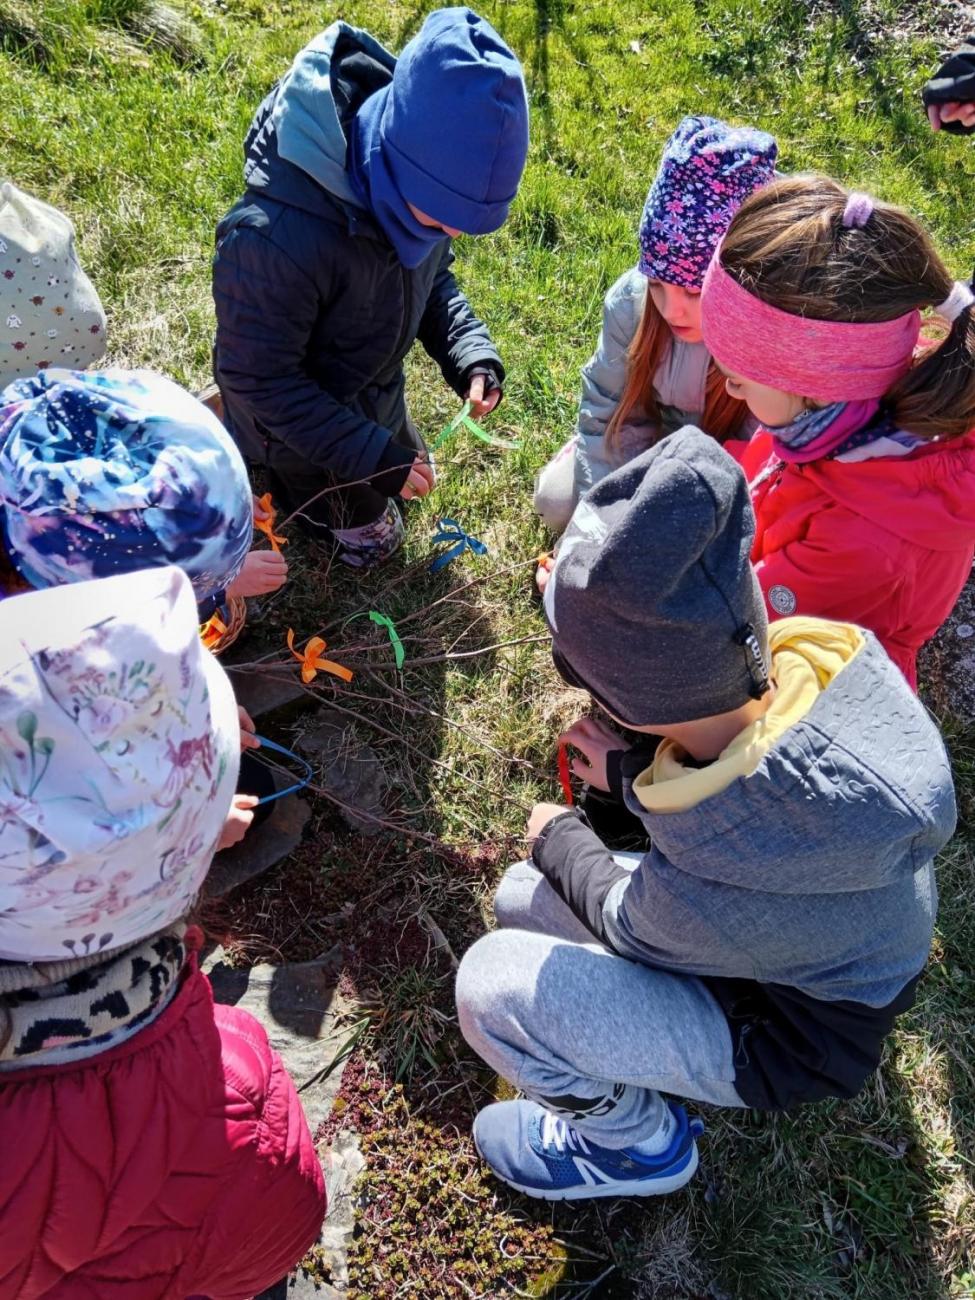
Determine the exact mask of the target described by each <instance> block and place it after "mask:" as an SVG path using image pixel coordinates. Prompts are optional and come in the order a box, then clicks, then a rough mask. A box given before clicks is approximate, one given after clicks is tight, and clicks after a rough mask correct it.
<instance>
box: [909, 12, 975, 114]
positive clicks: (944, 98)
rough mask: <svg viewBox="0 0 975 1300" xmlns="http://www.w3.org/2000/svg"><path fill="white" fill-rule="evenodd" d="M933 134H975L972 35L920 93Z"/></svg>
mask: <svg viewBox="0 0 975 1300" xmlns="http://www.w3.org/2000/svg"><path fill="white" fill-rule="evenodd" d="M921 98H922V99H923V101H924V107H925V108H926V109H927V110H928V120H929V121H930V123H931V129H932V130H933V131H949V132H950V133H951V134H952V135H972V134H973V133H975V35H973V36H969V38H968V39H967V40H966V41H963V42H962V44H961V47H960V48H959V49H958V51H957V52H956V53H955V54H952V55H951V57H950V58H948V59H946V60H945V61H944V63H943V64H942V65H941V67H940V68H939V69H938V71H937V72H936V73H935V74H934V76H933V77H932V78H931V80H930V81H929V82H928V83H927V85H926V86H925V87H924V90H923V91H922V92H921Z"/></svg>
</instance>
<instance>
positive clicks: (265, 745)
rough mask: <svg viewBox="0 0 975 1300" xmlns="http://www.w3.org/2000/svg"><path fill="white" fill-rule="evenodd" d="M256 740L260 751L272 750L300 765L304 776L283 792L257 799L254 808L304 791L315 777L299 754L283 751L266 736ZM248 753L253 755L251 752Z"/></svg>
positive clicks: (280, 746) (288, 750)
mask: <svg viewBox="0 0 975 1300" xmlns="http://www.w3.org/2000/svg"><path fill="white" fill-rule="evenodd" d="M257 739H258V740H259V741H260V742H261V749H273V750H274V752H275V753H276V754H283V755H284V756H285V758H292V759H294V761H295V762H296V763H300V764H301V766H302V767H303V768H304V769H305V774H304V776H303V777H300V778H299V779H298V780H297V781H296V782H295V784H294V785H289V786H287V787H286V789H284V790H275V792H274V793H273V794H266V795H264V797H263V798H261V799H258V801H257V804H256V805H255V807H260V805H261V804H262V803H273V802H274V800H275V799H283V798H284V796H285V795H286V794H294V793H295V791H297V790H304V788H305V786H306V785H307V784H308V783H309V781H310V780H311V779H312V777H313V776H314V775H315V772H314V769H313V768H312V765H311V763H308V762H306V761H305V759H303V758H302V757H301V755H300V754H296V753H295V752H294V751H293V750H291V749H285V747H284V746H283V745H279V744H278V743H277V741H276V740H268V738H267V737H266V736H258V737H257ZM249 752H251V753H253V751H252V750H251V751H249Z"/></svg>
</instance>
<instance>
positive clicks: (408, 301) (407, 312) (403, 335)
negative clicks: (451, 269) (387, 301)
mask: <svg viewBox="0 0 975 1300" xmlns="http://www.w3.org/2000/svg"><path fill="white" fill-rule="evenodd" d="M399 267H400V271H401V272H402V275H403V328H402V330H401V331H400V336H399V338H398V339H397V340H396V348H395V351H394V352H393V356H392V358H391V360H393V361H395V362H396V364H397V365H402V364H403V360H404V357H401V356H400V351H401V349H402V348H403V345H404V344H405V343H406V340H407V336H408V335H409V332H410V316H411V314H412V311H413V293H412V284H411V276H412V274H413V272H412V271H410V270H409V269H408V268H407V267H405V266H404V265H403V264H402V262H400V264H399ZM397 358H398V360H397Z"/></svg>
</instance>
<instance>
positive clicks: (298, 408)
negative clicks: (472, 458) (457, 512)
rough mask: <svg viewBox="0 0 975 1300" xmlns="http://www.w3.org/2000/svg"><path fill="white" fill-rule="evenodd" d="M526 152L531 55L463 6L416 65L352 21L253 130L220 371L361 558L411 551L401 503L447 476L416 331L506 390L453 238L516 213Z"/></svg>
mask: <svg viewBox="0 0 975 1300" xmlns="http://www.w3.org/2000/svg"><path fill="white" fill-rule="evenodd" d="M527 150H528V105H527V100H526V96H525V85H524V78H523V76H522V72H521V67H520V66H519V64H518V61H517V59H516V58H515V56H514V55H513V54H512V52H511V50H509V49H508V47H507V45H505V43H504V41H502V40H501V38H500V37H499V36H498V34H497V32H495V31H494V29H493V28H492V27H491V26H490V24H488V23H487V22H485V21H484V19H483V18H479V17H478V16H477V15H476V14H474V13H472V12H471V10H470V9H463V8H457V9H439V10H436V11H435V12H433V13H431V14H429V15H428V16H427V18H426V20H425V22H424V24H423V27H422V28H421V29H420V32H419V34H418V35H417V36H416V37H414V39H413V40H412V41H410V42H409V44H408V45H407V46H406V47H405V49H404V50H403V52H402V54H401V55H400V57H399V59H398V60H397V59H395V58H394V57H393V55H391V54H390V53H389V51H388V50H385V49H384V48H383V47H382V46H381V45H380V44H379V43H378V42H377V41H376V40H374V39H373V37H371V36H370V35H369V34H368V33H367V32H364V31H360V30H359V29H358V28H354V27H350V26H349V25H348V24H347V23H344V22H337V23H334V24H333V25H332V26H331V27H329V28H328V30H327V31H325V32H322V33H321V35H319V36H317V37H316V38H315V39H314V40H313V41H312V42H311V44H310V45H308V46H307V47H306V48H305V49H304V50H302V52H301V53H300V54H299V55H298V57H297V58H296V59H295V62H294V64H293V65H292V67H291V70H290V72H288V74H287V75H286V76H285V77H284V78H283V79H282V81H281V82H280V83H279V85H278V86H277V87H275V89H274V90H273V91H272V92H271V94H270V95H269V96H268V98H267V99H266V100H265V101H264V103H263V104H262V105H261V107H260V108H259V109H258V112H257V115H256V117H255V118H254V121H253V123H252V125H251V129H250V131H249V132H248V135H247V139H246V142H245V153H246V160H247V161H246V165H245V168H244V176H245V180H246V183H247V191H246V193H245V194H244V196H243V198H241V199H240V200H239V201H238V202H237V203H236V204H235V205H234V207H233V208H231V210H230V212H229V213H228V214H227V215H226V216H225V217H224V219H223V221H222V222H221V223H220V225H219V227H218V229H217V252H216V258H215V260H214V264H213V295H214V300H215V303H216V311H217V334H216V346H215V353H214V373H215V377H216V379H217V382H218V383H219V385H220V389H221V392H222V394H223V399H224V406H225V413H226V418H227V422H228V426H229V427H230V428H231V429H232V431H233V434H234V437H235V438H236V439H237V442H238V445H239V446H240V448H241V450H242V451H243V452H244V455H245V456H246V457H247V458H248V459H249V460H250V461H252V462H254V463H256V464H261V465H266V466H267V467H268V469H269V470H270V481H271V484H272V486H273V488H274V491H275V495H276V496H278V497H280V499H281V500H282V501H283V502H284V503H285V504H286V505H287V508H288V509H289V510H295V509H297V508H298V507H299V506H304V505H305V504H306V503H307V508H306V509H305V510H304V511H303V516H304V519H305V522H306V523H307V524H308V525H309V526H311V527H313V528H315V529H317V530H318V531H320V532H324V533H325V535H327V536H329V537H331V538H332V539H334V540H335V542H336V543H337V544H338V547H339V554H340V556H341V558H342V559H343V560H344V561H345V562H346V563H347V564H350V565H352V566H354V567H370V566H373V565H375V564H379V563H382V562H383V561H384V560H386V559H387V558H388V557H389V556H390V555H391V554H392V553H393V552H394V551H395V550H396V548H397V547H398V546H399V544H400V542H401V540H402V536H403V523H402V518H401V516H400V512H399V509H398V507H397V506H396V504H395V503H394V501H393V500H392V498H395V497H402V498H403V499H404V500H409V499H410V498H411V497H415V496H425V495H426V494H427V493H428V492H429V491H430V490H431V488H432V487H433V484H434V471H433V466H432V464H431V463H430V461H429V459H428V457H427V453H426V448H425V446H424V443H423V439H422V438H421V437H420V435H419V433H418V432H417V430H416V429H415V428H414V426H413V424H412V423H411V421H410V419H409V416H408V414H407V410H406V404H405V401H404V395H403V389H404V375H403V360H404V358H405V356H406V354H407V353H408V352H409V350H410V348H411V347H412V345H413V343H414V342H415V340H416V339H419V340H420V342H421V343H422V344H423V346H424V348H425V349H426V350H427V352H429V353H430V355H431V356H432V357H433V358H434V360H435V361H437V363H438V364H439V366H440V368H441V370H442V372H443V375H444V378H445V379H446V381H447V383H448V384H449V385H450V386H451V387H452V388H453V389H454V391H455V392H456V393H457V394H458V396H459V397H461V398H468V399H470V400H471V401H472V403H473V414H474V415H475V416H478V415H481V414H484V413H486V412H488V411H490V410H492V409H493V407H494V406H495V405H496V404H497V402H498V400H499V399H500V396H501V385H502V382H503V379H504V368H503V366H502V365H501V362H500V359H499V357H498V354H497V352H496V350H495V348H494V344H493V343H492V342H491V339H490V337H489V335H488V332H487V330H486V329H485V327H484V325H483V324H482V323H481V322H480V321H479V320H478V319H477V318H476V317H475V316H474V314H473V313H472V311H471V308H470V305H469V304H468V302H467V299H466V298H465V297H464V295H463V293H462V292H461V291H460V289H459V288H458V287H457V282H456V281H455V279H454V275H453V271H452V270H451V266H452V263H453V260H454V255H453V253H452V251H451V240H452V238H454V237H455V236H457V235H458V234H460V233H461V232H465V233H467V234H472V235H483V234H488V233H489V232H490V231H493V230H497V229H498V228H499V227H500V226H501V225H502V224H503V223H504V221H505V219H506V217H507V215H508V209H509V206H510V204H511V202H512V200H513V199H514V197H515V193H516V191H517V189H518V183H519V180H520V178H521V173H522V170H523V168H524V165H525V158H526V154H527ZM312 498H317V499H316V500H314V501H312Z"/></svg>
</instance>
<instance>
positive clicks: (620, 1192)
mask: <svg viewBox="0 0 975 1300" xmlns="http://www.w3.org/2000/svg"><path fill="white" fill-rule="evenodd" d="M667 1104H668V1105H669V1106H670V1112H671V1115H672V1117H673V1120H674V1123H675V1126H676V1131H675V1133H674V1136H673V1138H672V1140H671V1143H670V1146H668V1147H667V1149H666V1151H661V1152H660V1154H659V1155H655V1156H647V1155H642V1154H640V1153H639V1152H637V1151H633V1150H632V1149H624V1150H622V1151H612V1150H610V1148H609V1147H601V1146H598V1145H597V1144H596V1143H595V1142H592V1141H590V1140H589V1138H584V1137H583V1136H582V1134H581V1133H577V1132H576V1130H575V1129H574V1128H572V1126H571V1125H570V1124H567V1123H566V1122H565V1120H563V1119H559V1118H558V1116H557V1115H553V1114H552V1112H551V1111H548V1110H546V1109H545V1107H544V1106H539V1105H537V1104H536V1103H535V1102H533V1101H499V1102H495V1103H494V1105H492V1106H486V1107H485V1108H484V1110H482V1111H481V1112H480V1114H479V1115H478V1116H477V1118H476V1119H475V1120H474V1143H475V1145H476V1146H477V1149H478V1151H479V1152H480V1153H481V1157H482V1159H484V1160H486V1161H487V1163H488V1164H489V1165H490V1166H491V1168H492V1169H493V1170H494V1172H495V1173H496V1174H497V1176H498V1177H499V1178H501V1179H503V1181H504V1182H506V1183H508V1184H509V1185H510V1186H511V1187H513V1188H514V1189H515V1190H516V1191H518V1192H524V1193H525V1195H526V1196H534V1197H537V1198H539V1199H540V1200H543V1201H582V1200H588V1199H590V1198H591V1197H594V1196H662V1195H663V1194H664V1193H666V1192H675V1191H677V1189H678V1188H679V1187H683V1186H684V1184H685V1183H687V1182H689V1181H690V1180H691V1178H692V1177H693V1176H694V1171H695V1170H696V1169H697V1145H696V1143H695V1141H694V1139H695V1138H696V1137H699V1136H700V1134H701V1133H703V1132H704V1125H703V1124H702V1123H701V1121H700V1120H699V1119H694V1120H690V1121H689V1120H688V1118H687V1114H686V1112H685V1110H684V1108H683V1106H677V1105H674V1104H673V1103H672V1102H668V1103H667Z"/></svg>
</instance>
